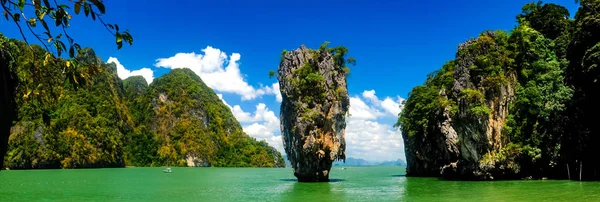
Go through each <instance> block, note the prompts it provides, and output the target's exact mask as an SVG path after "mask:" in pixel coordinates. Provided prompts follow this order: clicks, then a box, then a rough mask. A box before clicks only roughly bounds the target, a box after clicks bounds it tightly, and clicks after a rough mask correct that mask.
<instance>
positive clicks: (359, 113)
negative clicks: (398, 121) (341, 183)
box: [346, 90, 405, 161]
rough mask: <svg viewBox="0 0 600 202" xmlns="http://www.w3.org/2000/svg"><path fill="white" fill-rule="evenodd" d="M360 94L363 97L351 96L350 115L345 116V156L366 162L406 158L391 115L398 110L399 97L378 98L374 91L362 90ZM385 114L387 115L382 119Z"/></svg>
mask: <svg viewBox="0 0 600 202" xmlns="http://www.w3.org/2000/svg"><path fill="white" fill-rule="evenodd" d="M362 97H363V98H364V100H363V99H361V98H360V97H358V96H355V97H351V98H350V114H351V116H350V117H349V118H348V119H346V123H347V125H346V152H347V156H348V157H353V158H362V159H366V160H369V161H391V160H396V159H403V160H405V156H404V142H403V140H402V135H401V132H400V131H399V130H396V129H395V128H394V127H392V125H393V122H394V121H395V118H392V117H394V116H397V114H398V113H399V112H400V110H401V107H400V103H401V100H402V98H400V97H398V100H397V101H394V100H393V99H392V98H390V97H387V98H385V99H384V100H383V101H381V100H379V98H377V96H376V95H375V90H366V91H363V93H362ZM365 101H367V102H365ZM379 109H381V110H383V112H382V111H380V110H379ZM391 115H394V116H391ZM384 117H387V118H385V119H381V118H384ZM390 118H392V119H390Z"/></svg>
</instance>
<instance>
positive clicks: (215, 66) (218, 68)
mask: <svg viewBox="0 0 600 202" xmlns="http://www.w3.org/2000/svg"><path fill="white" fill-rule="evenodd" d="M202 52H203V54H202V53H198V54H196V53H194V52H192V53H177V54H175V56H173V57H170V58H159V59H157V60H156V64H154V66H156V67H165V68H171V69H177V68H189V69H191V70H192V71H193V72H194V73H196V74H197V75H198V76H200V78H202V80H203V81H204V83H206V85H208V86H209V87H210V88H212V89H214V90H216V91H219V92H226V93H235V94H238V95H240V96H241V97H242V100H252V99H255V98H257V97H261V96H263V95H265V94H274V95H276V94H275V93H274V92H273V90H271V91H270V92H268V90H265V89H263V88H258V89H256V88H254V87H253V86H251V85H249V84H248V83H247V82H246V81H245V80H244V77H243V75H242V74H241V72H240V64H239V60H240V58H241V55H240V54H239V53H233V54H231V55H230V56H229V57H228V56H227V54H226V53H225V52H222V51H221V50H219V49H216V48H213V47H211V46H207V47H206V48H205V49H203V50H202Z"/></svg>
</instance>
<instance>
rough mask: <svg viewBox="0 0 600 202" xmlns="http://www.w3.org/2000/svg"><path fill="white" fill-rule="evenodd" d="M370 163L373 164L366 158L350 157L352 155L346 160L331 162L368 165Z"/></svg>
mask: <svg viewBox="0 0 600 202" xmlns="http://www.w3.org/2000/svg"><path fill="white" fill-rule="evenodd" d="M370 165H373V164H372V163H370V162H369V161H367V160H364V159H358V158H352V157H348V158H346V162H344V161H336V162H333V166H370Z"/></svg>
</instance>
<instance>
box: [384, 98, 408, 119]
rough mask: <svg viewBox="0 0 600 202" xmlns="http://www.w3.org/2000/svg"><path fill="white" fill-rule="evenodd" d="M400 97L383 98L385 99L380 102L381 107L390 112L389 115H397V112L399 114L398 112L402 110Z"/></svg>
mask: <svg viewBox="0 0 600 202" xmlns="http://www.w3.org/2000/svg"><path fill="white" fill-rule="evenodd" d="M402 100H403V99H402V98H400V97H398V100H397V101H394V100H392V98H389V97H387V98H385V100H383V102H381V107H383V109H385V111H386V112H388V113H390V114H391V115H394V116H398V114H400V112H401V111H402V105H401V104H402Z"/></svg>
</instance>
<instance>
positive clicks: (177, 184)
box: [0, 167, 600, 202]
mask: <svg viewBox="0 0 600 202" xmlns="http://www.w3.org/2000/svg"><path fill="white" fill-rule="evenodd" d="M404 173H405V169H404V168H403V167H350V168H347V169H344V170H343V169H342V168H339V167H334V168H333V169H332V172H331V178H332V182H329V183H298V182H296V180H295V178H294V176H293V174H292V169H290V168H173V172H172V173H163V172H162V168H118V169H78V170H25V171H13V170H11V171H2V172H0V201H1V202H5V201H6V202H12V201H600V182H575V181H555V180H545V181H538V180H535V181H533V180H532V181H493V182H465V181H445V180H439V179H436V178H412V177H409V178H407V177H405V176H404Z"/></svg>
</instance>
